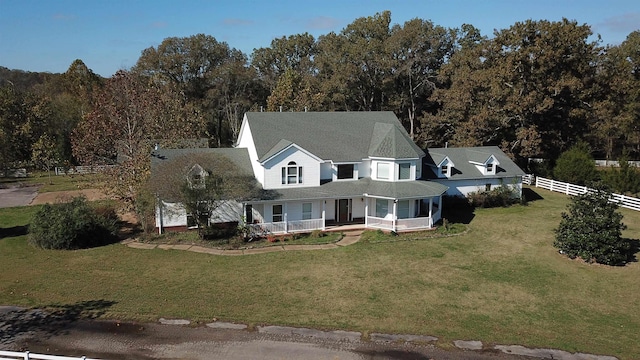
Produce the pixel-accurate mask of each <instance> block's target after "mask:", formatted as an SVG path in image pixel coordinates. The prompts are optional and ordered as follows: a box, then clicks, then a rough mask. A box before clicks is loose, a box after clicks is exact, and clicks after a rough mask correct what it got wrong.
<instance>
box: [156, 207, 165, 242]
mask: <svg viewBox="0 0 640 360" xmlns="http://www.w3.org/2000/svg"><path fill="white" fill-rule="evenodd" d="M158 204H160V206H158V212H157V213H156V215H159V217H160V222H159V223H158V235H162V225H163V220H164V219H163V217H164V214H163V213H162V200H160V198H158Z"/></svg>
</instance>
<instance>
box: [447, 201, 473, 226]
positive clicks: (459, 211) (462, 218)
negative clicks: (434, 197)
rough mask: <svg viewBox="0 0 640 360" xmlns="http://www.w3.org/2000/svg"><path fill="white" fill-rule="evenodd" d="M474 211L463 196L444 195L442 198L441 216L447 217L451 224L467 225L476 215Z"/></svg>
mask: <svg viewBox="0 0 640 360" xmlns="http://www.w3.org/2000/svg"><path fill="white" fill-rule="evenodd" d="M474 212H475V207H473V206H472V205H471V204H469V201H468V200H467V199H466V198H464V197H460V196H445V197H443V199H442V218H443V219H447V221H449V223H451V224H456V223H462V224H465V225H469V224H470V223H471V221H472V220H473V218H474V217H475V216H476V215H475V214H474Z"/></svg>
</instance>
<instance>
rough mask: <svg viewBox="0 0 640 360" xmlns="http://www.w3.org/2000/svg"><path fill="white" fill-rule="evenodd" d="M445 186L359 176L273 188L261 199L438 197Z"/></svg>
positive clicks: (434, 183) (431, 182) (445, 189)
mask: <svg viewBox="0 0 640 360" xmlns="http://www.w3.org/2000/svg"><path fill="white" fill-rule="evenodd" d="M445 191H447V186H444V185H441V184H438V183H436V182H433V181H422V180H417V181H401V182H387V181H375V180H371V179H370V178H362V179H359V180H357V181H332V182H328V183H326V184H323V185H320V186H319V187H305V188H291V189H274V190H268V191H267V192H266V194H267V196H266V197H265V198H264V199H262V200H263V201H274V200H282V201H285V200H313V199H337V198H348V197H358V196H364V195H365V194H366V195H368V196H373V197H384V198H392V199H410V198H429V197H432V196H440V195H442V194H443V193H444V192H445Z"/></svg>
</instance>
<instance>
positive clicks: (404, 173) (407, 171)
mask: <svg viewBox="0 0 640 360" xmlns="http://www.w3.org/2000/svg"><path fill="white" fill-rule="evenodd" d="M410 179H411V163H400V164H398V180H410Z"/></svg>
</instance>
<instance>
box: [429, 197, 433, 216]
mask: <svg viewBox="0 0 640 360" xmlns="http://www.w3.org/2000/svg"><path fill="white" fill-rule="evenodd" d="M432 216H433V198H432V197H430V198H429V218H431V217H432Z"/></svg>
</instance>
